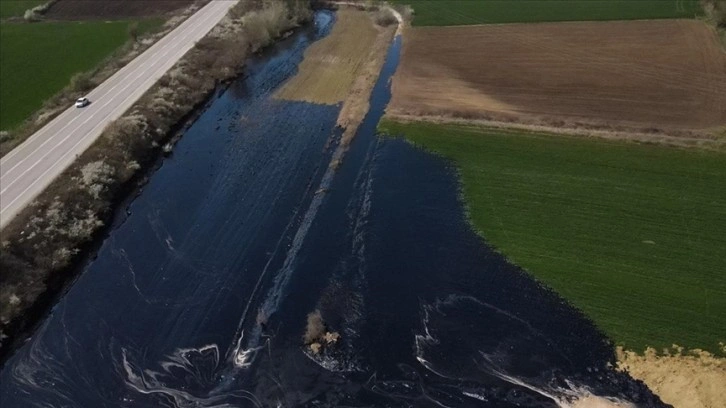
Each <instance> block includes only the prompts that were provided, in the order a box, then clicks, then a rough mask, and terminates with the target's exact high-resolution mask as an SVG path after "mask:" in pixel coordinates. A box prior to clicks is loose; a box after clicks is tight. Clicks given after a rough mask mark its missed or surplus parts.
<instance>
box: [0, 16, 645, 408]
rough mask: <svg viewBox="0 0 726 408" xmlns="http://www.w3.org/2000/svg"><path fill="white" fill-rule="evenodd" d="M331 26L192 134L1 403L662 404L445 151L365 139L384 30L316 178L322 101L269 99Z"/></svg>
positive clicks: (18, 369) (14, 361)
mask: <svg viewBox="0 0 726 408" xmlns="http://www.w3.org/2000/svg"><path fill="white" fill-rule="evenodd" d="M333 22H334V18H333V16H332V15H331V14H330V13H328V12H319V13H318V14H317V15H316V25H315V27H314V28H311V29H309V30H307V31H306V32H303V33H299V34H297V35H295V36H293V37H291V38H290V39H288V40H286V41H285V42H284V43H283V44H281V45H280V46H278V47H276V49H275V51H274V52H271V53H268V54H267V55H264V56H262V57H260V58H259V59H258V60H256V61H254V62H253V63H252V64H251V65H250V68H249V70H248V75H247V76H246V77H245V78H242V79H240V80H239V81H237V82H236V83H235V84H233V86H232V87H231V88H230V89H228V90H226V91H225V92H223V93H222V94H221V95H219V97H218V98H217V99H216V100H215V101H214V102H213V103H212V104H211V106H210V107H209V109H208V110H207V111H206V112H204V113H203V114H202V116H201V117H200V118H199V120H198V121H197V122H196V123H195V124H194V125H193V126H192V127H191V128H190V129H189V130H188V132H187V133H186V134H185V135H184V137H183V138H182V139H181V141H180V142H179V143H178V144H177V146H176V148H175V150H174V154H173V155H172V156H171V157H170V158H168V159H167V160H166V161H165V162H164V164H163V166H162V167H161V168H160V169H159V170H158V171H157V172H156V173H155V174H154V175H153V177H152V178H151V180H150V182H149V184H148V185H146V186H145V188H144V191H143V193H142V194H141V195H140V196H139V197H138V198H137V199H136V200H134V201H133V203H132V204H131V205H130V207H129V209H128V210H129V215H128V217H127V218H126V219H125V220H124V221H123V222H121V223H120V224H119V226H118V228H116V229H115V230H114V231H113V232H112V233H111V235H110V237H109V238H108V239H107V240H106V242H104V244H103V246H102V248H101V250H100V251H99V253H98V257H97V258H96V259H95V260H94V261H92V262H91V263H90V264H89V265H88V266H87V267H86V269H85V270H84V272H83V273H82V275H81V276H80V277H79V279H78V281H77V282H76V283H75V284H74V285H73V287H72V288H71V289H70V290H69V291H68V293H67V294H66V295H65V296H64V297H63V298H62V299H61V300H60V301H59V303H58V304H57V305H56V306H55V307H54V309H53V311H52V313H51V314H50V315H49V316H48V318H47V319H46V321H45V322H44V323H43V324H42V326H41V327H40V329H39V330H38V331H37V332H36V333H35V334H34V336H33V337H32V338H31V339H30V340H29V341H28V342H27V344H25V345H24V346H23V347H22V348H20V349H19V350H18V351H17V352H16V353H15V354H14V355H13V356H12V357H11V358H10V359H9V360H8V361H7V362H6V364H5V366H4V367H3V369H2V372H1V373H0V405H2V407H25V406H37V407H238V406H244V407H247V406H251V407H267V406H276V407H277V406H310V407H317V406H331V407H333V406H360V407H363V406H394V407H398V406H401V407H408V406H422V407H425V406H431V407H434V406H442V407H449V406H457V407H467V406H477V407H481V406H485V407H510V406H512V407H514V406H531V407H550V406H567V405H568V404H569V402H570V401H572V400H573V399H574V398H576V397H578V396H584V395H588V394H589V393H592V394H595V395H601V396H606V397H610V398H613V399H618V400H622V401H631V402H635V403H638V404H640V405H643V406H659V403H658V400H657V398H656V397H654V396H653V395H652V394H651V393H650V392H649V391H648V390H647V389H646V388H645V387H643V386H642V385H640V384H638V383H636V382H634V381H633V380H632V379H630V378H629V377H627V376H626V375H623V374H618V373H615V372H613V371H612V370H610V369H608V368H607V365H608V363H611V362H612V360H613V351H612V348H611V347H610V346H609V345H608V344H607V343H606V341H605V338H604V337H603V336H602V335H601V334H600V333H599V332H598V331H597V330H596V329H595V328H594V327H593V325H592V324H591V323H590V322H589V321H588V320H587V319H585V318H584V317H583V316H582V315H581V314H579V312H577V311H576V310H574V309H572V308H571V307H570V306H568V305H567V304H566V303H564V302H563V301H562V300H561V299H560V298H559V297H557V296H556V295H555V294H554V293H551V292H549V291H548V290H546V289H544V288H543V287H541V286H540V285H538V284H537V283H536V282H535V281H534V280H532V279H531V278H530V277H528V276H527V275H526V274H524V273H523V272H522V271H521V270H519V269H518V268H517V267H515V266H513V265H510V264H508V263H507V262H506V260H505V259H504V258H503V257H502V256H500V255H498V254H497V253H495V252H494V251H492V250H491V249H490V248H488V247H487V246H486V244H485V243H484V242H483V241H482V240H481V239H480V238H479V237H478V236H477V235H476V234H475V233H474V232H473V231H472V230H471V228H470V227H469V225H468V224H467V222H466V220H465V218H464V212H463V207H462V204H461V202H460V201H459V199H458V190H457V183H456V177H455V173H454V171H453V169H451V168H450V167H449V164H448V163H447V162H445V161H444V160H442V159H440V158H437V157H434V156H431V155H429V154H427V153H425V152H423V151H421V150H419V149H416V148H414V147H412V146H411V145H409V144H407V143H405V142H404V141H402V140H400V139H397V138H381V137H378V136H377V135H375V127H376V124H377V122H378V120H379V119H380V117H381V115H382V114H383V109H384V108H385V104H386V103H387V101H388V99H389V97H390V94H389V89H388V81H389V79H390V76H391V75H392V74H393V72H394V71H395V68H396V66H397V63H398V52H399V48H400V39H397V40H396V41H395V43H394V44H393V46H392V47H391V49H390V51H389V55H388V59H387V61H386V65H385V66H384V68H383V71H382V74H381V78H380V79H379V81H378V83H377V84H376V87H375V89H374V94H373V97H372V100H371V102H372V103H371V105H372V108H371V111H370V112H369V114H368V116H367V117H366V120H365V121H364V123H363V125H362V126H361V128H360V129H359V132H358V135H357V137H356V139H355V140H354V142H353V144H352V146H351V148H350V151H349V152H348V153H347V155H346V156H345V160H344V161H343V164H342V165H341V166H340V168H338V169H337V171H328V164H329V162H330V160H331V157H332V155H333V154H334V151H335V149H336V147H337V140H338V139H339V136H340V131H339V129H335V121H336V117H337V115H338V112H339V107H337V106H320V105H313V104H307V103H295V102H288V101H279V100H275V99H272V98H270V93H271V92H272V90H274V88H275V87H276V86H278V85H279V84H280V83H281V82H283V81H284V80H285V79H287V78H289V77H290V76H291V75H293V74H294V72H295V69H296V66H297V64H298V63H299V62H300V61H301V60H302V53H303V52H304V49H305V48H306V47H307V46H308V45H309V44H310V43H311V42H312V41H315V40H316V39H319V38H321V37H322V36H324V35H326V34H327V32H328V31H329V29H330V27H331V25H332V24H333ZM316 309H317V310H320V311H321V313H322V316H323V318H324V320H325V322H326V324H327V326H328V327H329V329H331V330H336V331H338V332H340V334H341V335H342V339H341V341H340V343H339V344H338V345H336V346H335V347H332V348H328V349H326V350H325V351H324V352H323V353H322V354H320V355H313V354H312V353H310V352H309V351H308V350H307V349H306V348H305V347H303V346H302V341H301V336H302V333H303V332H304V328H305V321H306V315H307V314H308V313H310V312H312V311H314V310H316ZM261 322H263V323H264V324H259V323H261Z"/></svg>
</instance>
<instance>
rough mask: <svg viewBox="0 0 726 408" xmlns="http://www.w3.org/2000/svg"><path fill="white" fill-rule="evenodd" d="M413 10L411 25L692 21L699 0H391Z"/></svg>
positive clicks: (699, 12)
mask: <svg viewBox="0 0 726 408" xmlns="http://www.w3.org/2000/svg"><path fill="white" fill-rule="evenodd" d="M394 2H395V3H399V4H409V5H411V6H412V7H413V9H414V11H415V13H416V14H415V17H414V20H413V25H414V26H441V25H467V24H495V23H532V22H540V21H587V20H638V19H660V18H693V17H694V16H696V15H701V14H702V13H703V10H702V9H701V6H700V4H699V0H394Z"/></svg>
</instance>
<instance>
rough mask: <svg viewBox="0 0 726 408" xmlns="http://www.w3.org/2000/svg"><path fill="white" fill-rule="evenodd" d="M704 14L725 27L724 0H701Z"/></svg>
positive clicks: (725, 5) (718, 25)
mask: <svg viewBox="0 0 726 408" xmlns="http://www.w3.org/2000/svg"><path fill="white" fill-rule="evenodd" d="M701 5H702V6H703V10H704V11H705V12H706V16H707V17H708V18H709V19H711V20H713V23H714V24H715V25H716V26H717V27H719V28H722V29H726V0H701Z"/></svg>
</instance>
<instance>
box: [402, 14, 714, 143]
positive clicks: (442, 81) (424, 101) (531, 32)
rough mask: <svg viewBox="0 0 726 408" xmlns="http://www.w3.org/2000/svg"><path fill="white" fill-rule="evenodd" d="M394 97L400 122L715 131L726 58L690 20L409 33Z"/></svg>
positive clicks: (435, 29)
mask: <svg viewBox="0 0 726 408" xmlns="http://www.w3.org/2000/svg"><path fill="white" fill-rule="evenodd" d="M393 91H394V93H393V100H392V103H391V105H390V107H389V112H390V113H391V114H393V115H397V114H398V115H401V114H404V115H441V116H456V117H463V118H488V119H498V120H505V121H511V120H516V121H524V122H535V123H548V124H554V125H556V126H560V127H574V126H569V125H571V124H573V123H577V124H583V123H584V124H591V125H595V126H603V127H606V128H607V127H609V126H613V127H616V128H617V127H623V126H624V127H628V128H636V129H639V130H652V129H660V130H664V131H671V130H689V129H690V130H692V129H708V128H714V127H719V126H723V125H726V53H724V52H723V51H722V50H721V47H720V45H719V44H718V40H717V38H716V36H715V34H714V33H713V32H712V31H711V30H710V29H709V28H708V27H707V26H706V25H705V24H703V23H701V22H698V21H688V20H675V21H632V22H622V21H616V22H582V23H580V22H577V23H543V24H506V25H490V26H469V27H425V28H410V29H408V30H407V32H406V34H405V38H404V50H403V58H402V63H401V66H400V67H399V69H398V72H397V74H396V76H395V79H394V82H393Z"/></svg>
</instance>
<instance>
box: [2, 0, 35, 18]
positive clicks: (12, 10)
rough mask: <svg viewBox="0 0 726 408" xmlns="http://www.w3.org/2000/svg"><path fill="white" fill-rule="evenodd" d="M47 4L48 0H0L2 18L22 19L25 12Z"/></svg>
mask: <svg viewBox="0 0 726 408" xmlns="http://www.w3.org/2000/svg"><path fill="white" fill-rule="evenodd" d="M45 2H46V0H0V18H8V17H22V16H23V14H25V10H28V9H31V8H33V7H35V6H40V5H41V4H43V3H45Z"/></svg>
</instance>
